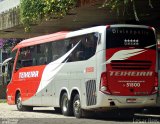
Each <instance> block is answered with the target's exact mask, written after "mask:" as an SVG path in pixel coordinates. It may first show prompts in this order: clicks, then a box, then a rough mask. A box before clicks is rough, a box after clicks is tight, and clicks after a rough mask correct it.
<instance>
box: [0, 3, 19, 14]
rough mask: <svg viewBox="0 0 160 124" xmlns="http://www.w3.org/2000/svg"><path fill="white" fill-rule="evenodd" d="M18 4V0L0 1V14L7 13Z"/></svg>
mask: <svg viewBox="0 0 160 124" xmlns="http://www.w3.org/2000/svg"><path fill="white" fill-rule="evenodd" d="M19 4H20V0H0V8H1V9H0V13H2V12H6V11H9V10H10V9H12V8H14V7H17V6H18V5H19Z"/></svg>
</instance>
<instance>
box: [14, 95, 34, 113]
mask: <svg viewBox="0 0 160 124" xmlns="http://www.w3.org/2000/svg"><path fill="white" fill-rule="evenodd" d="M16 104H17V109H18V110H19V111H32V110H33V107H31V106H23V105H22V98H21V94H20V93H18V94H17V96H16Z"/></svg>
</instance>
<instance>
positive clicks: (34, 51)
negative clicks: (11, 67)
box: [16, 33, 98, 69]
mask: <svg viewBox="0 0 160 124" xmlns="http://www.w3.org/2000/svg"><path fill="white" fill-rule="evenodd" d="M97 40H98V34H97V33H90V34H86V35H81V36H77V37H73V38H69V39H64V40H60V41H53V42H49V43H43V44H39V45H35V46H30V47H25V48H21V49H20V53H19V56H18V61H17V65H16V68H17V69H19V68H21V67H28V66H38V65H46V64H48V63H50V62H53V61H55V60H57V59H58V58H60V57H62V56H63V55H65V54H66V53H67V52H68V51H69V50H71V49H72V48H73V47H74V46H75V45H77V44H78V45H77V47H76V48H75V49H74V50H73V51H72V53H71V54H70V55H69V56H68V58H67V60H68V61H67V62H75V61H83V60H87V59H89V58H91V57H92V56H93V55H94V54H95V52H96V47H97Z"/></svg>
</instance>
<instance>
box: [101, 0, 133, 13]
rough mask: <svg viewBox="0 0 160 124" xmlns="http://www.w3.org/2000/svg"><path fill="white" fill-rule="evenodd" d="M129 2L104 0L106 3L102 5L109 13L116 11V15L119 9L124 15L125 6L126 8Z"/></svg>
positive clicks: (125, 0)
mask: <svg viewBox="0 0 160 124" xmlns="http://www.w3.org/2000/svg"><path fill="white" fill-rule="evenodd" d="M131 1H132V0H106V2H105V3H104V4H103V7H108V8H110V9H111V11H116V12H117V14H118V15H119V12H120V9H123V11H121V12H122V13H123V14H124V13H125V10H126V6H128V5H129V3H130V2H131Z"/></svg>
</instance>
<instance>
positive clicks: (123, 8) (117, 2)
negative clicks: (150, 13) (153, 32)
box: [103, 0, 154, 21]
mask: <svg viewBox="0 0 160 124" xmlns="http://www.w3.org/2000/svg"><path fill="white" fill-rule="evenodd" d="M140 1H141V2H142V1H143V0H106V1H105V2H104V4H103V7H108V8H110V10H111V11H116V12H117V15H118V16H120V15H122V16H126V15H130V16H131V14H132V15H134V18H135V20H136V21H140V19H139V16H138V15H140V14H141V13H140V12H137V9H136V5H137V4H138V2H140ZM145 2H146V3H148V6H149V7H150V9H153V8H154V7H153V4H152V0H146V1H145ZM141 6H142V5H141ZM129 12H131V13H129Z"/></svg>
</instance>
